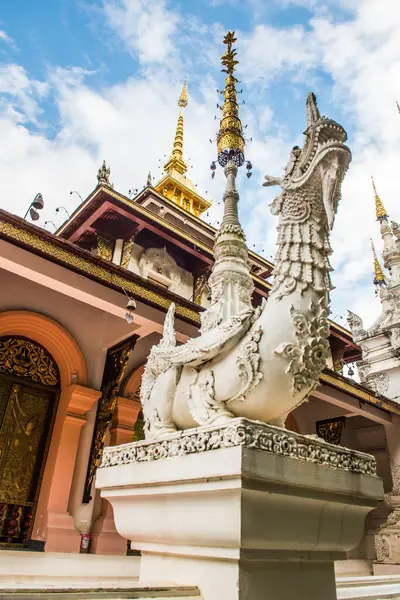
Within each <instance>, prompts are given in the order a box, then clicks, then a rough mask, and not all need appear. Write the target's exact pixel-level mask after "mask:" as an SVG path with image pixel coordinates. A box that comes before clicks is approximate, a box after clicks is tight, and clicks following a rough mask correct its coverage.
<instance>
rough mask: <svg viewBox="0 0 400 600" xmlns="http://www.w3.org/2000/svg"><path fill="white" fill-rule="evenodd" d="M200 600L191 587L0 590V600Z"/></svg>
mask: <svg viewBox="0 0 400 600" xmlns="http://www.w3.org/2000/svg"><path fill="white" fill-rule="evenodd" d="M192 598H197V600H201V598H200V592H199V590H198V589H197V588H193V587H182V586H178V587H171V588H159V587H142V586H141V587H137V588H132V589H129V590H112V589H108V590H87V589H86V590H61V589H60V590H3V591H1V590H0V600H111V599H113V600H134V599H140V600H153V599H154V600H191V599H192Z"/></svg>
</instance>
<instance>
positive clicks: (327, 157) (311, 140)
mask: <svg viewBox="0 0 400 600" xmlns="http://www.w3.org/2000/svg"><path fill="white" fill-rule="evenodd" d="M306 115H307V127H306V130H305V132H304V136H305V141H304V146H303V148H301V149H299V148H298V147H296V146H295V147H294V148H293V149H292V152H291V160H290V163H291V164H293V161H295V166H294V167H293V168H292V169H291V170H290V172H289V173H287V177H285V180H284V181H285V187H286V188H287V189H295V188H297V187H300V186H302V185H304V184H305V183H306V182H307V181H309V180H310V179H311V178H312V183H313V184H314V185H318V186H319V185H321V190H322V202H323V208H324V210H325V213H326V219H327V225H328V227H329V229H332V226H333V222H334V218H335V214H336V211H337V206H338V203H339V199H340V186H341V183H342V180H343V177H344V175H345V172H346V170H347V168H348V166H349V163H350V160H351V153H350V150H349V148H348V147H347V146H346V143H345V142H346V140H347V133H346V131H345V130H344V128H343V127H342V126H341V125H339V124H338V123H336V121H333V120H332V119H328V118H327V117H325V116H321V114H320V112H319V109H318V105H317V99H316V97H315V94H313V93H312V92H311V93H310V94H308V97H307V102H306Z"/></svg>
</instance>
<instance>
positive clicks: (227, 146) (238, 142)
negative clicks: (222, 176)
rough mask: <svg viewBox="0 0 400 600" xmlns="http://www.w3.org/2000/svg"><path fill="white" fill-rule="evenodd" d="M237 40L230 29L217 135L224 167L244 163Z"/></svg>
mask: <svg viewBox="0 0 400 600" xmlns="http://www.w3.org/2000/svg"><path fill="white" fill-rule="evenodd" d="M235 42H236V37H235V32H234V31H228V33H227V34H226V36H225V37H224V44H226V46H227V49H226V51H225V52H224V54H223V55H222V56H221V63H222V65H223V67H224V68H223V69H222V72H223V73H226V74H227V75H226V78H225V89H224V104H223V106H222V118H221V123H220V128H219V132H218V136H217V147H218V162H219V164H220V165H221V166H222V167H225V165H226V164H227V163H228V162H229V161H232V162H233V163H234V164H235V165H236V166H237V167H241V166H242V165H243V163H244V144H245V141H244V136H243V127H242V123H241V121H240V117H239V105H238V101H237V91H236V83H237V79H236V77H235V76H234V72H235V69H236V65H237V64H239V61H237V60H236V54H237V51H236V49H234V48H232V45H233V44H234V43H235ZM213 170H214V169H213ZM249 170H250V169H249Z"/></svg>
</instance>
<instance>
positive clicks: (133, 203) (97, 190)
mask: <svg viewBox="0 0 400 600" xmlns="http://www.w3.org/2000/svg"><path fill="white" fill-rule="evenodd" d="M101 191H103V192H105V193H107V194H109V193H110V191H113V192H114V194H117V196H115V197H116V198H117V199H118V200H121V201H123V202H124V204H127V205H128V206H130V207H133V208H134V210H138V212H140V210H139V207H141V208H142V209H143V210H142V214H145V215H146V216H151V217H152V218H153V219H155V218H156V217H157V215H155V214H154V213H153V212H151V211H150V210H148V209H146V208H145V207H143V206H142V205H141V204H139V203H138V202H137V201H136V199H137V198H140V196H142V195H144V194H146V193H148V191H149V190H148V188H144V189H143V190H141V191H140V192H139V194H138V195H137V196H136V197H135V200H131V199H129V198H127V197H126V196H124V195H123V194H120V193H119V192H115V190H110V188H108V187H106V186H97V187H96V188H95V189H94V190H93V191H92V192H91V194H89V196H88V197H87V198H86V200H84V201H83V203H82V204H81V205H80V206H78V208H77V209H76V210H75V211H74V212H73V213H72V215H71V217H70V218H69V219H68V221H66V222H65V223H63V224H62V225H61V226H60V227H59V228H58V229H57V231H56V232H55V234H56V235H57V236H59V235H60V234H61V233H62V232H63V231H64V230H65V229H66V227H67V226H68V225H69V224H70V223H71V222H72V221H73V219H75V218H76V217H77V216H78V215H79V213H80V212H81V210H83V209H84V208H85V207H86V206H87V204H89V202H90V201H91V200H93V199H94V198H95V197H96V195H97V194H99V193H100V192H101ZM151 193H152V194H154V195H155V196H157V197H158V198H160V200H164V201H165V202H167V203H168V204H170V206H171V207H173V208H176V209H178V211H179V212H181V213H182V215H184V216H185V217H186V218H187V217H188V215H190V217H191V218H193V219H195V220H196V221H197V222H198V224H199V225H202V226H204V227H205V228H206V229H208V230H209V231H211V232H212V233H214V234H215V233H216V232H217V230H216V229H215V227H213V226H212V225H210V224H209V223H206V221H203V219H200V218H199V217H197V216H196V215H194V214H192V213H188V212H187V211H186V210H184V209H183V208H181V207H180V206H178V204H175V203H174V202H171V200H169V199H168V198H166V197H165V196H163V195H162V194H160V192H158V191H157V190H156V189H155V188H152V189H151ZM163 225H165V226H166V227H167V228H169V224H168V222H167V221H165V220H164V221H163ZM171 227H172V228H173V226H171ZM181 231H182V230H181V229H179V232H181ZM193 239H195V238H193ZM195 243H196V245H199V244H197V242H195ZM200 243H201V242H200ZM207 248H208V249H209V250H210V249H211V247H208V246H207ZM248 253H249V256H251V257H252V258H253V259H256V260H258V261H259V262H260V263H262V264H263V265H265V266H266V267H269V268H270V269H271V270H272V269H273V267H274V265H273V264H272V263H271V262H270V261H269V260H267V259H266V258H264V257H263V256H261V255H259V254H257V253H256V252H253V251H252V250H250V249H248ZM262 281H264V280H262Z"/></svg>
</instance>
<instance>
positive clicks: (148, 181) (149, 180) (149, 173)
mask: <svg viewBox="0 0 400 600" xmlns="http://www.w3.org/2000/svg"><path fill="white" fill-rule="evenodd" d="M146 185H147V187H151V185H152V182H151V172H150V171H149V172H148V175H147V182H146Z"/></svg>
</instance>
